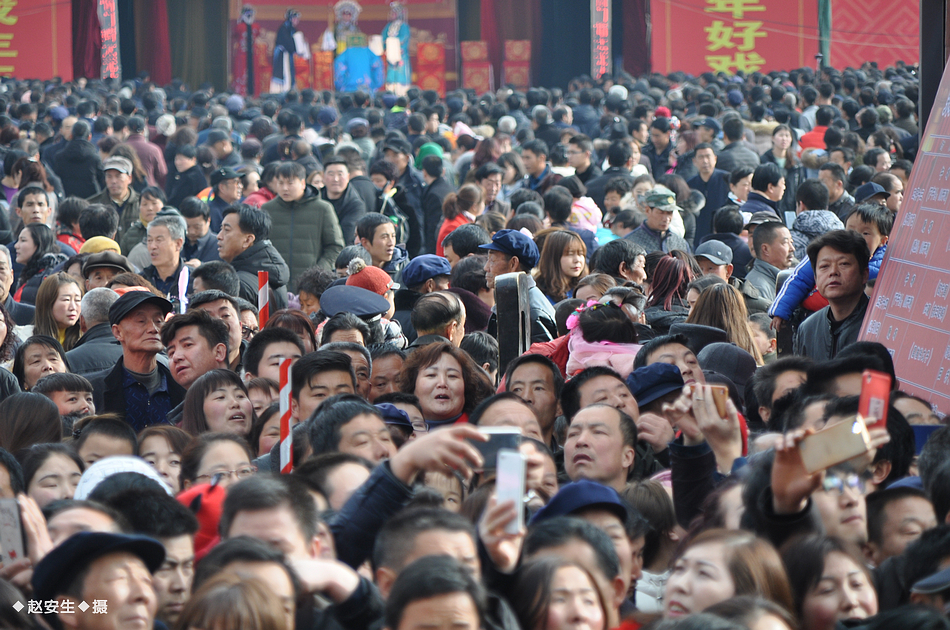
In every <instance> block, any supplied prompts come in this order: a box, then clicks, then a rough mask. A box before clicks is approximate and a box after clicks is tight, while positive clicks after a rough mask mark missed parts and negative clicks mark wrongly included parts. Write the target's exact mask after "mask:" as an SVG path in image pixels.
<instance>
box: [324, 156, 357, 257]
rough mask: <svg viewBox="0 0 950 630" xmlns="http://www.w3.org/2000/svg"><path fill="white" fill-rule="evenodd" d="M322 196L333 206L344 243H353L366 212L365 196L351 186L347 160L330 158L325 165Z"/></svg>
mask: <svg viewBox="0 0 950 630" xmlns="http://www.w3.org/2000/svg"><path fill="white" fill-rule="evenodd" d="M323 168H324V170H323V182H324V187H323V188H322V189H321V196H322V197H323V198H324V199H326V200H327V201H328V202H329V203H330V205H331V206H333V210H334V212H336V217H337V219H338V220H339V222H340V231H341V232H342V233H343V245H344V246H346V245H352V244H353V239H354V238H355V236H356V223H357V222H358V221H359V220H360V218H361V217H362V216H363V215H364V214H366V204H365V203H364V202H363V198H362V197H360V194H359V193H358V192H357V191H356V190H355V189H353V188H351V187H350V172H349V167H347V165H346V160H344V159H343V158H339V157H334V158H330V159H329V160H327V162H326V164H325V165H324V167H323Z"/></svg>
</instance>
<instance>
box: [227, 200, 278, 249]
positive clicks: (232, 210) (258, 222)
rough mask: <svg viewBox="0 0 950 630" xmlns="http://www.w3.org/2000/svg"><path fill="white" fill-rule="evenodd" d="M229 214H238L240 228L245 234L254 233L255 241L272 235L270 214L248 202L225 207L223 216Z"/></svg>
mask: <svg viewBox="0 0 950 630" xmlns="http://www.w3.org/2000/svg"><path fill="white" fill-rule="evenodd" d="M229 214H237V215H238V228H240V230H241V232H243V233H244V234H253V235H254V241H255V242H260V241H263V240H265V239H267V238H268V237H269V236H270V229H271V219H270V215H269V214H267V213H266V212H264V211H263V210H260V209H258V208H255V207H254V206H250V205H248V204H246V203H238V204H234V205H231V206H228V207H227V208H225V209H224V211H223V212H222V213H221V216H222V218H224V217H226V216H228V215H229Z"/></svg>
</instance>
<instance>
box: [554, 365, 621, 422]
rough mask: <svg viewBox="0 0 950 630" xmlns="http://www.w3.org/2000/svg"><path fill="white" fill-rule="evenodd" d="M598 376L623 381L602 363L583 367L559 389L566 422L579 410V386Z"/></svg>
mask: <svg viewBox="0 0 950 630" xmlns="http://www.w3.org/2000/svg"><path fill="white" fill-rule="evenodd" d="M598 376H612V377H614V378H616V379H617V380H618V381H620V382H621V383H623V382H624V380H623V378H622V377H621V376H620V375H619V374H617V372H616V371H614V370H612V369H611V368H609V367H607V366H604V365H594V366H591V367H589V368H584V369H583V370H581V371H580V372H578V373H577V374H575V375H574V376H573V377H571V379H570V380H569V381H567V382H566V383H564V387H563V388H562V389H561V411H562V412H563V413H564V417H565V418H567V421H568V422H570V421H571V418H573V417H574V416H575V415H576V414H577V412H578V411H580V410H581V394H580V388H581V386H582V385H584V383H586V382H587V381H589V380H591V379H594V378H597V377H598Z"/></svg>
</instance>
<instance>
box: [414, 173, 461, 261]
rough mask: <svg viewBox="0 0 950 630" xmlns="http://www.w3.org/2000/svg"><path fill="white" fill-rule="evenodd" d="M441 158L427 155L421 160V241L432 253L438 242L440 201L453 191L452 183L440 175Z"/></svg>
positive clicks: (440, 218) (434, 251)
mask: <svg viewBox="0 0 950 630" xmlns="http://www.w3.org/2000/svg"><path fill="white" fill-rule="evenodd" d="M442 172H443V168H442V158H440V157H439V156H437V155H429V156H427V157H426V158H425V159H424V160H422V178H423V179H424V180H425V182H426V187H425V192H423V193H422V215H423V218H424V224H423V230H424V236H423V239H422V242H423V244H424V247H425V251H426V253H430V254H434V253H436V251H437V249H436V248H437V247H438V243H436V238H437V237H438V235H439V224H440V223H441V222H442V202H443V201H445V198H446V197H447V196H448V194H449V193H451V192H454V190H455V189H454V188H452V184H450V183H448V182H447V181H445V178H444V177H442Z"/></svg>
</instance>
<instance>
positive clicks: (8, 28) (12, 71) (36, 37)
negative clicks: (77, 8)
mask: <svg viewBox="0 0 950 630" xmlns="http://www.w3.org/2000/svg"><path fill="white" fill-rule="evenodd" d="M72 21H73V19H72V6H71V4H70V3H69V2H19V1H16V0H0V76H5V77H12V76H15V77H17V78H19V79H52V78H53V77H62V78H63V79H64V80H65V81H71V80H72V78H73V43H72Z"/></svg>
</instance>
